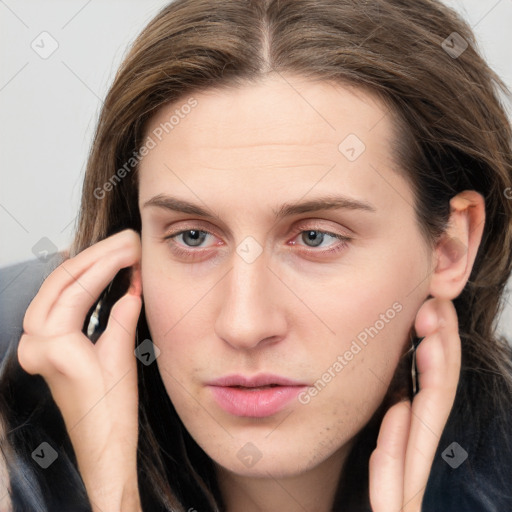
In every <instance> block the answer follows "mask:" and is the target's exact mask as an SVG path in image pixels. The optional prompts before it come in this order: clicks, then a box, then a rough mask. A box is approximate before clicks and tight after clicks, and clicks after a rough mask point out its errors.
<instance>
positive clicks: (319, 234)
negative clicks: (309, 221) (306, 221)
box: [291, 229, 350, 253]
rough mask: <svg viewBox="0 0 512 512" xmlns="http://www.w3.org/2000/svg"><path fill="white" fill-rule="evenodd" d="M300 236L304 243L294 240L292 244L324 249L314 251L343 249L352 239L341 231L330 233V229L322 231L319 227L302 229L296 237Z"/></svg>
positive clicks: (326, 251) (325, 251)
mask: <svg viewBox="0 0 512 512" xmlns="http://www.w3.org/2000/svg"><path fill="white" fill-rule="evenodd" d="M299 236H300V240H301V241H302V242H303V244H298V243H297V242H295V241H293V242H291V245H303V246H305V247H309V248H312V249H315V248H320V249H324V250H323V251H322V250H320V251H314V252H318V253H330V252H336V251H339V250H342V249H344V248H345V247H346V246H347V242H349V241H350V238H349V237H347V236H344V235H341V234H339V233H330V232H328V231H322V230H319V229H308V230H303V231H300V232H299V233H298V235H297V236H296V238H297V237H299ZM324 242H326V243H324ZM312 252H313V251H312Z"/></svg>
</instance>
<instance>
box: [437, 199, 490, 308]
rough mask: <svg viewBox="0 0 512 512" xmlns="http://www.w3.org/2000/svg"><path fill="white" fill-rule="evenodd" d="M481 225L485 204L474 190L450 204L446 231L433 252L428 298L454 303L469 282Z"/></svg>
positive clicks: (482, 225) (452, 200)
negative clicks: (452, 301) (432, 270)
mask: <svg viewBox="0 0 512 512" xmlns="http://www.w3.org/2000/svg"><path fill="white" fill-rule="evenodd" d="M484 224H485V200H484V198H483V196H482V195H481V194H479V193H478V192H476V191H474V190H466V191H464V192H461V193H459V194H457V195H456V196H455V197H453V198H452V199H451V201H450V220H449V222H448V228H447V229H446V231H445V233H444V234H443V236H442V237H441V239H440V240H439V242H438V244H437V246H436V249H435V269H434V273H433V274H432V276H431V280H430V290H429V293H430V295H431V296H432V297H438V298H441V299H448V300H453V299H455V298H456V297H457V296H458V295H460V293H461V292H462V290H463V289H464V287H465V286H466V283H467V281H468V279H469V276H470V274H471V270H472V268H473V264H474V262H475V258H476V254H477V252H478V247H479V246H480V242H481V240H482V234H483V229H484Z"/></svg>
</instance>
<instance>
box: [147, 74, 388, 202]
mask: <svg viewBox="0 0 512 512" xmlns="http://www.w3.org/2000/svg"><path fill="white" fill-rule="evenodd" d="M191 105H193V106H192V107H191ZM145 135H146V137H149V138H151V139H153V141H154V147H153V149H151V150H150V151H149V152H148V154H147V155H146V156H144V158H143V159H142V161H141V164H140V169H139V170H140V196H141V201H143V200H147V199H148V197H149V196H150V195H154V194H156V193H160V192H162V190H161V188H162V186H164V187H165V184H168V185H169V186H170V187H172V189H173V190H175V189H176V188H178V189H183V191H185V192H187V193H188V195H190V189H192V190H196V191H199V190H204V189H205V188H207V189H208V190H209V191H210V192H214V191H217V192H222V191H226V185H228V187H229V190H232V191H233V192H234V193H236V192H241V190H238V191H237V190H236V187H237V184H238V185H239V186H240V187H242V186H243V187H244V190H243V194H244V195H247V193H248V191H250V190H251V189H255V190H256V189H258V190H261V189H262V187H263V188H264V187H267V188H273V189H281V190H282V192H283V193H284V192H287V191H288V192H292V193H293V189H296V192H297V193H298V194H299V193H301V192H302V194H304V193H305V192H306V189H307V188H308V187H309V188H311V187H316V186H317V184H318V183H319V181H322V182H323V183H322V185H323V186H324V187H331V186H333V187H339V186H340V185H341V184H342V183H343V185H344V187H345V188H346V189H347V191H348V192H352V193H353V194H355V195H361V194H362V189H361V186H362V185H364V187H363V188H366V190H368V188H370V189H372V188H375V187H376V186H381V187H382V184H383V183H382V177H379V174H381V172H387V171H388V170H389V169H392V168H395V169H396V167H397V165H396V163H395V162H394V161H393V154H392V151H391V148H392V145H393V140H394V137H395V132H394V124H393V119H392V116H391V114H390V112H389V109H388V107H387V106H386V105H385V104H384V103H383V102H382V101H380V100H379V99H378V98H377V97H376V96H374V95H371V94H369V93H368V92H366V91H364V90H362V89H359V88H355V87H352V86H346V85H341V84H336V83H332V82H326V81H312V80H307V79H305V78H302V77H297V76H290V75H287V76H285V75H275V76H272V77H269V78H268V79H265V80H264V81H261V82H259V83H257V84H247V85H246V86H238V87H232V88H223V89H209V90H205V91H201V92H198V93H195V94H191V95H190V96H188V97H184V98H182V99H181V100H180V101H177V102H174V103H172V104H169V105H166V106H164V107H162V108H161V109H160V110H159V111H158V112H157V113H156V114H155V115H154V116H153V118H152V119H151V120H150V122H149V123H148V125H147V127H146V133H145ZM182 177H183V178H184V177H186V181H187V185H189V187H188V188H189V190H188V191H186V189H184V183H183V180H182V179H180V178H182ZM393 179H395V178H393ZM363 181H364V184H363V183H362V182H363ZM358 182H359V190H358V187H357V186H356V184H357V183H358ZM212 187H213V188H212ZM350 189H352V190H350Z"/></svg>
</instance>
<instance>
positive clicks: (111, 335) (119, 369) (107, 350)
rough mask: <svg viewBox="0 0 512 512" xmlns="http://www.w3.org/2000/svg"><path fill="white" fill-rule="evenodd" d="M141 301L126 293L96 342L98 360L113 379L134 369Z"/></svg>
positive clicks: (137, 297)
mask: <svg viewBox="0 0 512 512" xmlns="http://www.w3.org/2000/svg"><path fill="white" fill-rule="evenodd" d="M141 307H142V300H141V298H140V296H138V295H132V294H130V293H127V294H126V295H124V296H123V297H121V298H120V299H119V300H118V301H117V302H116V303H115V304H114V306H113V308H112V311H111V312H110V316H109V320H108V324H107V327H106V329H105V331H104V332H103V334H102V335H101V336H100V338H99V339H98V341H97V342H96V347H97V350H98V358H99V360H100V362H101V364H102V365H103V366H104V368H105V369H106V370H107V371H108V372H109V374H110V375H111V376H112V378H113V379H116V378H118V377H120V376H121V375H122V374H124V373H125V372H127V371H128V370H131V369H135V367H136V364H135V356H134V353H133V351H134V347H135V333H136V330H137V322H138V319H139V314H140V310H141Z"/></svg>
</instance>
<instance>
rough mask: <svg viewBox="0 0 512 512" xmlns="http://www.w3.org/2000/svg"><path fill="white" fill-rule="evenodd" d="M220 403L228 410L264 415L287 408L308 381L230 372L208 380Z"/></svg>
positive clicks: (209, 386)
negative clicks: (230, 373)
mask: <svg viewBox="0 0 512 512" xmlns="http://www.w3.org/2000/svg"><path fill="white" fill-rule="evenodd" d="M207 387H208V388H209V389H210V391H211V393H212V397H213V399H214V401H215V402H216V403H217V405H218V406H219V407H220V408H221V409H223V410H224V411H225V412H227V413H228V414H231V415H233V416H240V417H250V418H265V417H268V416H273V415H274V414H277V413H278V412H279V411H281V410H282V409H284V408H285V407H286V406H287V405H288V404H289V403H290V402H291V401H292V400H293V399H294V398H296V397H297V395H298V394H299V393H300V392H301V391H302V390H304V389H305V388H306V387H307V385H306V384H305V383H302V382H298V381H294V380H291V379H288V378H285V377H281V376H279V375H271V374H261V375H256V376H254V377H245V376H243V375H228V376H226V377H222V378H220V379H216V380H214V381H212V382H209V383H208V384H207Z"/></svg>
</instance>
